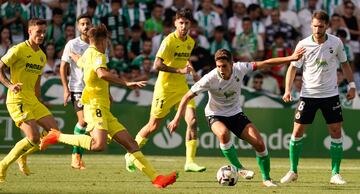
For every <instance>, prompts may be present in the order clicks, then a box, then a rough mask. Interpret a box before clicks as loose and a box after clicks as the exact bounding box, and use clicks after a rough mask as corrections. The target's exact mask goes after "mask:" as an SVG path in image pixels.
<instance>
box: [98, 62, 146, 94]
mask: <svg viewBox="0 0 360 194" xmlns="http://www.w3.org/2000/svg"><path fill="white" fill-rule="evenodd" d="M96 74H97V76H98V77H99V78H100V79H103V80H106V81H108V82H112V83H115V84H120V85H123V86H127V87H129V88H131V89H136V88H141V87H144V86H145V85H146V81H139V82H128V81H125V80H123V79H121V78H120V77H118V76H116V75H114V74H112V73H110V72H109V71H108V70H107V69H106V68H104V67H99V68H97V69H96Z"/></svg>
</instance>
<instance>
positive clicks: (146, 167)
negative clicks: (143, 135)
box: [130, 151, 158, 181]
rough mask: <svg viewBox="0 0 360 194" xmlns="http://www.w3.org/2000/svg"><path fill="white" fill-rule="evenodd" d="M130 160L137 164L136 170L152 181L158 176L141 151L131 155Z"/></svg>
mask: <svg viewBox="0 0 360 194" xmlns="http://www.w3.org/2000/svg"><path fill="white" fill-rule="evenodd" d="M130 159H131V161H132V162H133V163H134V164H135V166H136V168H138V169H139V170H140V171H141V172H143V173H144V174H145V175H146V176H148V177H149V178H150V180H151V181H153V180H155V178H156V177H157V176H158V174H157V172H156V170H155V169H154V167H153V166H152V165H151V164H150V163H149V161H148V160H146V158H145V156H144V155H143V154H142V153H141V151H137V152H134V153H131V154H130Z"/></svg>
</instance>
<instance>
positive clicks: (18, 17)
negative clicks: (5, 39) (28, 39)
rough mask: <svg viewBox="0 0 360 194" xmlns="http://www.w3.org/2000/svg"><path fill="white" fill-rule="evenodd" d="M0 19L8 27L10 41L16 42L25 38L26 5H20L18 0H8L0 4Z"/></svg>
mask: <svg viewBox="0 0 360 194" xmlns="http://www.w3.org/2000/svg"><path fill="white" fill-rule="evenodd" d="M1 20H2V23H3V25H4V26H8V27H9V28H10V34H11V35H12V41H13V43H14V44H18V43H20V42H22V41H24V40H25V37H24V31H25V26H26V22H27V20H28V14H27V12H26V7H25V6H24V5H22V4H21V3H20V2H19V0H8V1H7V2H5V3H4V4H1Z"/></svg>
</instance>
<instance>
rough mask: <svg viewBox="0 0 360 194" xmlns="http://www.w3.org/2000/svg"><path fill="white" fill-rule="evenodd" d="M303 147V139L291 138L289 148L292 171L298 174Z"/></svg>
mask: <svg viewBox="0 0 360 194" xmlns="http://www.w3.org/2000/svg"><path fill="white" fill-rule="evenodd" d="M302 145H303V137H300V138H295V137H293V136H291V140H290V146H289V155H290V156H289V157H290V170H291V171H293V172H295V173H297V166H298V164H299V158H300V153H301V150H302Z"/></svg>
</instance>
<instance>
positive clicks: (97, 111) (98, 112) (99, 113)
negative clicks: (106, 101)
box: [96, 109, 102, 117]
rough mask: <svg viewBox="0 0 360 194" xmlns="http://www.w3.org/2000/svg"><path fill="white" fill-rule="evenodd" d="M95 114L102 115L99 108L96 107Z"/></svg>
mask: <svg viewBox="0 0 360 194" xmlns="http://www.w3.org/2000/svg"><path fill="white" fill-rule="evenodd" d="M96 116H97V117H102V115H101V110H100V109H96Z"/></svg>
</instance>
